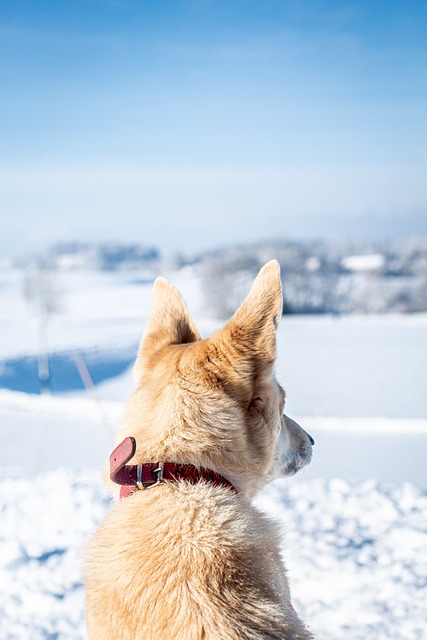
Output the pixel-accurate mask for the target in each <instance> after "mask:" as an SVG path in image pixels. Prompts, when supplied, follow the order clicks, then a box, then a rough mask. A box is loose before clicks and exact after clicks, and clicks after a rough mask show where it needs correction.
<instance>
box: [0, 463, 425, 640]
mask: <svg viewBox="0 0 427 640" xmlns="http://www.w3.org/2000/svg"><path fill="white" fill-rule="evenodd" d="M258 502H259V504H260V506H261V507H262V508H263V509H264V510H266V511H267V512H268V513H270V514H271V515H273V516H274V517H275V518H276V520H279V521H280V522H281V523H282V525H283V529H284V531H285V535H286V543H285V546H284V556H285V559H286V564H287V566H288V569H289V575H290V581H291V589H292V593H293V597H294V603H295V606H296V608H297V610H298V611H299V613H300V614H301V615H302V616H303V618H304V619H305V621H306V622H307V623H308V624H309V625H310V627H311V628H312V629H313V630H314V631H315V634H316V638H317V639H318V640H341V639H342V638H343V637H345V638H347V639H348V640H361V638H364V639H370V638H372V639H374V638H375V640H402V639H404V640H421V639H423V638H425V637H426V635H425V634H426V631H427V629H426V626H425V602H426V598H427V580H426V575H427V573H426V572H427V525H426V517H425V514H426V512H427V494H426V493H425V492H422V491H420V490H419V489H417V488H416V487H414V486H413V485H411V484H407V483H406V484H404V485H401V486H398V487H393V486H390V485H389V486H387V485H381V484H379V483H377V482H375V481H369V482H365V483H361V484H356V485H353V484H350V483H348V482H346V481H344V480H338V479H336V480H329V481H326V480H321V479H317V480H311V481H303V482H300V483H298V484H297V483H295V484H293V485H291V486H289V485H287V484H286V481H278V482H276V483H274V484H273V485H271V487H270V488H269V489H267V490H266V491H265V493H264V494H263V495H262V496H261V497H260V498H259V500H258ZM108 506H109V500H108V497H107V495H106V494H105V492H104V490H103V488H102V484H101V482H100V479H99V475H98V473H96V472H93V471H86V472H71V471H66V470H57V471H51V472H49V473H47V474H42V475H39V476H36V477H35V478H33V477H31V478H22V477H13V476H12V477H10V478H8V479H5V480H3V481H1V482H0V511H1V513H2V527H1V530H0V563H1V564H0V582H1V584H2V589H1V591H0V610H1V612H2V615H1V618H0V637H1V638H3V639H4V640H8V639H11V640H12V639H14V640H20V639H22V640H28V639H29V638H31V640H39V639H40V640H42V639H43V640H44V639H46V638H55V639H57V640H74V639H75V640H81V639H83V638H85V637H86V634H85V628H84V589H83V586H82V584H81V573H80V566H81V559H82V548H84V545H85V543H86V541H87V539H88V537H89V535H90V533H91V532H92V531H93V529H94V528H95V527H96V525H97V524H98V523H99V521H100V519H101V518H102V515H103V514H104V513H105V511H106V509H107V508H108Z"/></svg>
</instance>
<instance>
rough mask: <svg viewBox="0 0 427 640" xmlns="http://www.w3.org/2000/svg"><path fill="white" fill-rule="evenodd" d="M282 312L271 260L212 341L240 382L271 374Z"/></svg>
mask: <svg viewBox="0 0 427 640" xmlns="http://www.w3.org/2000/svg"><path fill="white" fill-rule="evenodd" d="M282 310H283V299H282V287H281V280H280V265H279V263H278V262H277V260H271V261H270V262H267V264H266V265H265V266H264V267H263V268H262V269H261V271H260V272H259V274H258V276H257V277H256V279H255V281H254V283H253V285H252V288H251V290H250V292H249V294H248V296H247V298H246V299H245V300H244V302H243V303H242V304H241V305H240V307H239V308H238V309H237V311H236V313H235V314H234V316H233V317H232V318H231V319H230V320H229V321H228V322H227V324H226V325H225V327H224V328H223V329H221V330H220V331H219V332H218V333H217V334H215V335H214V336H213V337H212V340H213V344H214V345H215V347H216V349H217V350H218V351H219V353H221V352H222V353H225V352H226V355H227V360H228V361H229V362H231V363H232V365H233V369H234V371H235V372H236V373H237V374H239V376H240V377H241V378H242V379H244V378H248V376H250V375H251V373H252V375H256V373H258V374H263V373H264V372H265V373H267V372H271V371H272V369H273V365H274V361H275V359H276V329H277V326H278V324H279V320H280V317H281V315H282Z"/></svg>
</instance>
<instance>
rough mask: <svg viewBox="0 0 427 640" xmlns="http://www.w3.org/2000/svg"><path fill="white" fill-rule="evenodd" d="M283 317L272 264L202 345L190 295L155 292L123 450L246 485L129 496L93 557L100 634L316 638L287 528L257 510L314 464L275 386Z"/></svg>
mask: <svg viewBox="0 0 427 640" xmlns="http://www.w3.org/2000/svg"><path fill="white" fill-rule="evenodd" d="M281 313H282V294H281V286H280V272H279V265H278V263H277V262H276V261H271V262H269V263H267V264H266V265H265V267H264V268H263V269H262V270H261V271H260V273H259V275H258V276H257V278H256V279H255V281H254V284H253V286H252V289H251V291H250V293H249V295H248V297H247V298H246V300H245V301H244V302H243V304H242V305H241V306H240V308H239V309H238V310H237V311H236V313H235V314H234V316H233V317H232V318H231V320H230V321H229V322H228V323H227V324H226V325H225V326H224V327H223V328H222V329H221V330H220V331H218V332H217V333H215V334H214V335H213V336H212V337H210V338H207V339H205V340H201V339H200V336H199V334H198V332H197V329H196V328H195V327H194V325H193V323H192V321H191V319H190V317H189V314H188V311H187V308H186V306H185V303H184V301H183V300H182V298H181V296H180V295H179V293H178V291H177V290H176V289H175V288H174V287H173V286H172V285H170V284H169V283H168V282H167V281H166V280H164V279H163V278H158V279H157V280H156V282H155V285H154V291H153V304H152V312H151V316H150V319H149V322H148V324H147V327H146V329H145V333H144V336H143V339H142V342H141V347H140V351H139V354H138V357H137V361H136V363H135V368H134V371H135V379H136V390H135V392H134V393H133V395H132V396H131V398H130V399H129V401H128V403H127V406H126V410H125V415H124V418H123V421H122V425H121V428H120V430H119V433H118V435H117V442H120V441H121V440H122V439H123V438H125V437H126V436H134V438H135V439H136V442H137V450H136V454H135V457H134V459H133V460H132V461H131V462H133V463H134V464H135V463H137V462H157V461H164V462H182V463H189V464H193V465H197V466H202V467H206V468H208V469H213V470H214V471H217V472H218V473H220V474H222V475H223V476H225V477H226V478H227V479H228V480H229V481H230V482H232V483H233V484H234V485H235V487H236V488H237V489H238V491H239V495H236V494H235V493H233V492H232V491H230V490H229V489H227V488H216V487H214V486H212V485H210V484H205V483H200V484H197V485H190V484H187V483H184V482H181V483H163V484H162V485H160V486H157V487H156V488H153V489H151V490H145V491H138V492H136V493H134V494H132V495H131V496H130V497H128V498H126V499H125V500H123V501H121V502H120V501H117V502H116V504H115V506H114V507H113V508H112V509H111V511H110V512H109V514H108V515H107V517H106V518H105V520H104V522H103V523H102V524H101V526H100V528H99V530H98V531H97V533H96V534H95V536H94V537H93V539H92V541H91V543H90V545H89V548H88V551H87V559H86V567H85V572H86V586H87V624H88V632H89V638H90V640H142V639H143V638H144V639H146V640H169V639H170V640H172V639H173V640H237V639H247V640H252V639H253V640H255V639H261V638H262V639H267V638H269V639H277V640H279V639H280V640H290V639H292V640H300V639H301V640H303V639H309V638H311V637H312V636H311V634H310V633H309V632H308V631H307V629H306V628H305V626H304V625H303V624H302V622H301V621H300V620H299V618H298V616H297V614H296V613H295V611H294V609H293V608H292V605H291V601H290V595H289V588H288V583H287V579H286V574H285V569H284V566H283V562H282V559H281V556H280V552H279V548H280V546H281V545H280V534H279V532H278V530H277V528H276V525H275V524H274V523H273V522H271V521H270V520H269V519H267V518H266V517H265V516H264V515H262V514H261V513H260V512H259V511H258V510H257V509H255V508H254V507H253V506H252V505H251V502H250V500H251V498H252V497H253V496H254V495H255V494H256V493H257V492H258V491H259V490H260V489H261V488H262V487H264V486H265V485H266V484H267V483H268V482H269V481H270V480H272V479H274V478H278V477H280V476H284V475H289V474H292V473H295V472H296V471H297V470H298V469H299V468H301V467H302V466H303V465H304V464H307V463H308V462H309V461H310V458H311V444H310V441H309V436H308V435H307V434H306V433H305V431H303V429H301V427H299V426H298V425H297V424H296V423H295V422H293V421H291V420H290V419H288V418H286V417H285V416H284V415H283V408H284V392H283V390H282V389H281V388H280V386H279V385H278V383H277V382H276V381H275V379H274V362H275V357H276V329H277V324H278V322H279V319H280V316H281Z"/></svg>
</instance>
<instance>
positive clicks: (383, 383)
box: [0, 270, 427, 640]
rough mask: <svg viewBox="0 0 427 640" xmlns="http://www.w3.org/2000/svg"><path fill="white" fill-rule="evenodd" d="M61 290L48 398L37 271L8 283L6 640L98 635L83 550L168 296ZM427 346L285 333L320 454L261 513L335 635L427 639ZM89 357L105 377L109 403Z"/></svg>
mask: <svg viewBox="0 0 427 640" xmlns="http://www.w3.org/2000/svg"><path fill="white" fill-rule="evenodd" d="M61 277H62V278H63V288H64V301H63V313H62V315H59V316H57V317H55V318H53V320H52V323H51V327H50V332H49V339H50V344H51V347H52V349H53V350H54V351H55V354H56V360H55V362H56V366H57V369H56V373H55V371H54V372H53V373H54V374H55V375H54V383H55V377H56V389H57V391H56V394H55V395H54V396H52V397H46V396H40V395H37V394H36V391H37V389H36V388H35V387H34V381H33V378H34V366H35V355H36V352H37V344H36V341H35V333H34V331H33V330H32V328H31V326H30V324H29V321H28V317H27V311H26V309H25V306H24V303H23V301H22V299H21V296H20V293H19V286H20V279H21V276H20V274H17V273H16V272H12V271H10V272H3V273H0V295H1V299H2V317H1V318H0V332H1V335H2V338H3V340H2V341H1V343H0V358H1V360H0V383H1V384H2V385H3V387H4V388H3V390H1V391H0V434H1V442H2V445H1V447H0V466H1V468H2V475H1V480H0V514H1V526H0V638H1V639H2V640H20V639H25V640H28V639H29V638H31V640H39V639H40V640H46V639H52V640H53V639H56V640H74V639H75V640H77V639H79V640H82V639H84V638H86V633H85V628H84V589H83V586H82V575H81V562H82V553H83V549H84V545H85V543H86V541H87V539H88V537H89V536H90V535H91V533H92V532H93V531H94V529H95V528H96V526H97V524H98V523H99V522H100V520H101V518H102V516H103V514H104V513H105V511H106V510H107V509H108V507H109V504H110V499H109V496H108V495H107V493H106V491H105V489H104V487H103V482H102V475H103V470H104V464H105V460H106V458H107V456H108V454H109V452H110V450H111V447H112V442H113V432H114V430H115V428H116V425H117V424H118V422H119V420H120V416H121V413H122V410H123V400H124V399H125V398H126V396H127V395H128V394H129V393H130V391H131V389H132V374H131V365H132V361H133V358H134V356H135V353H136V349H137V345H138V341H139V338H140V335H141V332H142V329H143V325H144V322H145V320H146V318H147V314H148V309H149V302H150V298H151V283H150V282H147V281H146V280H144V279H142V278H140V277H138V274H129V273H96V272H89V273H83V274H82V273H80V272H75V273H64V274H63V275H62V276H61ZM171 279H172V280H175V282H176V283H177V284H178V286H179V288H180V289H181V291H182V292H183V294H184V297H185V298H186V299H187V300H188V301H189V303H190V304H189V306H190V310H191V312H192V313H193V315H194V317H195V319H196V323H197V324H198V326H200V328H201V331H202V333H203V334H204V335H207V334H209V333H211V332H212V331H213V330H214V329H215V328H217V326H218V323H217V322H216V321H214V320H211V319H209V318H208V317H207V312H206V311H207V310H206V309H204V302H203V298H202V297H201V295H200V290H199V283H198V281H197V279H196V278H195V277H194V274H192V272H191V270H190V271H187V272H182V273H180V274H174V275H172V278H171ZM426 347H427V316H425V315H417V316H410V317H409V316H408V317H397V316H394V317H393V316H387V317H379V316H377V317H365V316H364V317H361V318H358V317H354V316H352V317H351V318H328V317H322V318H319V317H304V318H297V317H295V318H293V317H291V318H284V319H283V320H282V323H281V327H280V332H279V361H278V377H279V379H280V381H281V383H282V384H283V385H284V386H285V388H286V390H287V394H288V401H287V412H288V413H289V414H290V415H291V416H292V417H294V418H296V419H298V421H299V422H300V424H301V425H302V426H304V428H306V429H307V430H308V431H309V432H310V433H311V434H312V435H313V437H314V438H315V440H316V445H315V448H314V458H313V462H312V464H311V465H310V467H309V468H307V469H305V470H304V471H303V472H301V473H300V474H298V475H297V476H295V477H294V478H292V479H290V480H286V481H278V482H275V483H273V484H272V485H271V486H270V487H268V488H267V490H266V491H265V492H264V493H263V494H262V495H261V496H260V497H259V498H258V504H259V506H260V507H261V508H262V509H263V510H265V511H267V513H269V514H271V516H272V517H274V518H275V519H276V520H279V522H280V523H281V525H282V527H283V532H284V544H283V553H284V557H285V560H286V565H287V567H288V569H289V576H290V581H291V589H292V594H293V599H294V602H295V605H296V607H297V609H298V611H299V612H300V614H301V615H302V617H303V618H304V619H305V620H306V621H307V623H308V624H309V625H310V627H311V628H312V629H313V631H314V633H315V637H316V638H317V640H335V639H336V640H338V639H340V640H341V639H342V638H343V637H345V638H346V640H425V639H426V638H427V624H426V616H425V602H426V601H427V493H426V492H427V473H426V464H425V458H426V451H427V447H426V445H427V406H426V402H425V380H426V379H427V364H426V359H425V352H426ZM74 353H83V354H84V356H85V359H86V362H87V363H88V366H89V369H90V371H91V374H92V376H93V378H94V379H95V382H97V391H96V394H95V395H94V397H92V398H90V397H87V396H86V394H85V393H84V391H83V390H82V389H81V385H79V384H78V381H77V382H76V372H75V371H74V372H73V354H74ZM2 364H3V366H2ZM11 381H13V384H15V387H13V385H12V382H11ZM8 385H9V386H8ZM12 388H21V392H18V391H16V390H15V391H13V390H12Z"/></svg>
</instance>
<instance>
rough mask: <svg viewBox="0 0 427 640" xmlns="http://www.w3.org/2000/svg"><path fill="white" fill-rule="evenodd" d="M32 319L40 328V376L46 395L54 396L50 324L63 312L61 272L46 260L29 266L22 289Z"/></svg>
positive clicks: (41, 385)
mask: <svg viewBox="0 0 427 640" xmlns="http://www.w3.org/2000/svg"><path fill="white" fill-rule="evenodd" d="M22 291H23V295H24V298H25V300H26V302H27V304H28V308H29V311H30V317H31V320H32V322H33V323H34V325H35V327H36V329H37V338H38V377H39V381H40V387H41V392H42V393H51V392H52V385H51V375H50V366H49V347H48V324H49V320H50V318H51V317H52V316H53V315H54V314H55V313H57V312H58V311H59V309H60V292H59V288H58V278H57V272H56V271H55V269H53V268H52V267H51V266H50V265H47V264H44V263H43V262H42V261H36V262H33V263H31V264H29V265H28V266H27V267H26V269H25V272H24V280H23V287H22Z"/></svg>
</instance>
